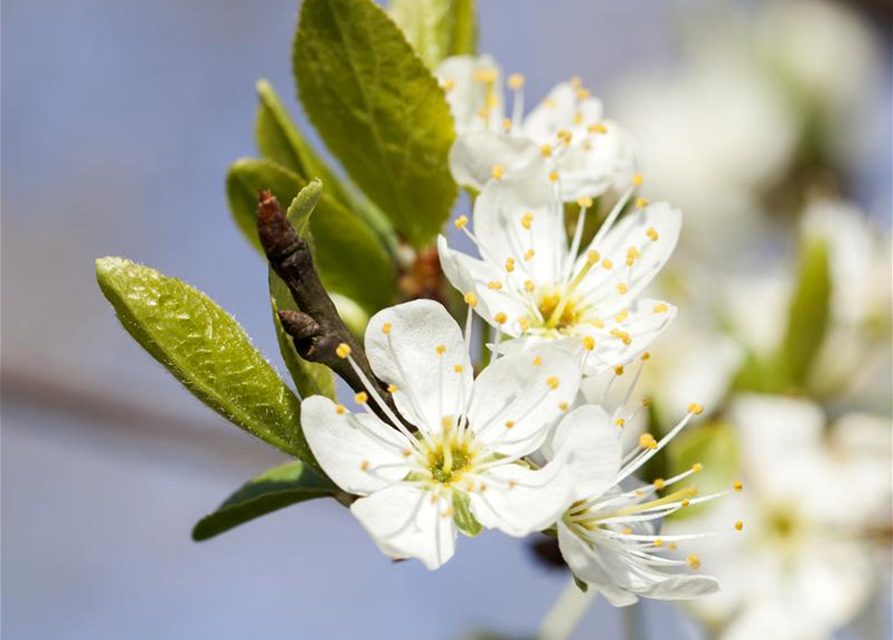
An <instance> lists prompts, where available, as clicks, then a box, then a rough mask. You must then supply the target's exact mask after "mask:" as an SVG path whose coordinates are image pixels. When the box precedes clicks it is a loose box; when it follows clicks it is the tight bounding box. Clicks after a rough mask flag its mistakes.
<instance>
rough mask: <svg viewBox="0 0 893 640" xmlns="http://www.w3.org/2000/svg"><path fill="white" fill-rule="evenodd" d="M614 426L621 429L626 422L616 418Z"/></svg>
mask: <svg viewBox="0 0 893 640" xmlns="http://www.w3.org/2000/svg"><path fill="white" fill-rule="evenodd" d="M614 424H616V425H617V426H618V427H622V426H624V425H625V424H626V420H624V419H623V418H617V419H616V420H615V421H614Z"/></svg>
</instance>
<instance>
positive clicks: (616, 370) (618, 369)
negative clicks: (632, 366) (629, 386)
mask: <svg viewBox="0 0 893 640" xmlns="http://www.w3.org/2000/svg"><path fill="white" fill-rule="evenodd" d="M614 375H615V376H622V375H623V365H622V364H618V365H617V366H616V367H614Z"/></svg>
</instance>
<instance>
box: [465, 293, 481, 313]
mask: <svg viewBox="0 0 893 640" xmlns="http://www.w3.org/2000/svg"><path fill="white" fill-rule="evenodd" d="M477 303H478V298H477V296H476V295H474V294H473V293H471V292H468V293H466V294H465V304H467V305H468V306H469V307H471V308H472V309H474V308H475V307H476V306H477Z"/></svg>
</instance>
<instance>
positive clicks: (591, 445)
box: [552, 404, 623, 500]
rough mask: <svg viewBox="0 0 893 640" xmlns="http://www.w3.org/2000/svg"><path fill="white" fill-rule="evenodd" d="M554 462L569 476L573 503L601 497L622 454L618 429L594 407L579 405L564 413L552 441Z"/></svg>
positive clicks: (603, 412)
mask: <svg viewBox="0 0 893 640" xmlns="http://www.w3.org/2000/svg"><path fill="white" fill-rule="evenodd" d="M552 449H553V451H554V452H555V460H558V461H561V462H562V463H563V464H564V465H566V467H567V469H568V470H569V471H570V472H571V473H572V474H573V477H574V481H573V490H574V499H575V500H584V499H587V498H591V497H595V496H600V495H602V494H603V493H604V492H605V491H607V489H608V488H609V487H610V485H611V480H612V479H613V478H614V476H615V475H616V474H617V472H618V470H619V469H620V461H621V458H622V457H623V452H622V450H621V447H620V434H619V433H618V428H617V427H616V426H615V425H614V424H612V423H611V419H610V416H609V415H608V414H607V412H605V410H604V409H602V408H601V407H599V406H597V405H592V404H588V405H583V406H581V407H579V408H577V409H574V410H573V411H572V412H571V413H569V414H567V415H566V416H565V417H564V418H563V419H562V420H561V422H560V423H558V427H557V428H556V429H555V436H554V437H553V439H552Z"/></svg>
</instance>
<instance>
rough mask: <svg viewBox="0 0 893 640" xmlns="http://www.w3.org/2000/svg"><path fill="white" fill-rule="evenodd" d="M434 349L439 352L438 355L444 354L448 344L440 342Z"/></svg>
mask: <svg viewBox="0 0 893 640" xmlns="http://www.w3.org/2000/svg"><path fill="white" fill-rule="evenodd" d="M434 351H435V353H437V355H439V356H442V355H443V354H444V353H446V346H445V345H442V344H439V345H437V346H436V347H434Z"/></svg>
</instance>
